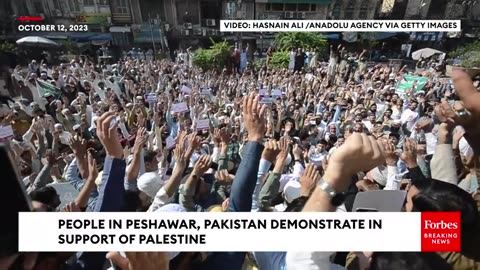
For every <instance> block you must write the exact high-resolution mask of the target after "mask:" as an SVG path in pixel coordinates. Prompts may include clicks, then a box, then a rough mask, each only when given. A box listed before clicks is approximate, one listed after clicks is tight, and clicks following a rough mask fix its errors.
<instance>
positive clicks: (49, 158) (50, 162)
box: [45, 149, 58, 166]
mask: <svg viewBox="0 0 480 270" xmlns="http://www.w3.org/2000/svg"><path fill="white" fill-rule="evenodd" d="M45 158H46V159H47V162H48V165H50V166H53V165H55V163H57V161H58V159H57V158H56V157H55V154H54V153H53V151H52V150H51V149H48V150H47V151H46V153H45Z"/></svg>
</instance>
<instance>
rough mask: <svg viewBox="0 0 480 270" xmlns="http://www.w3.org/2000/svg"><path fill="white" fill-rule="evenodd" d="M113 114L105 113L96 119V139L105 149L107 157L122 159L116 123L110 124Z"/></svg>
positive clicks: (113, 117)
mask: <svg viewBox="0 0 480 270" xmlns="http://www.w3.org/2000/svg"><path fill="white" fill-rule="evenodd" d="M114 119H115V113H114V112H106V113H104V114H103V115H102V116H100V117H99V118H98V119H97V137H98V139H99V140H100V142H101V143H102V145H103V146H104V147H105V151H106V153H107V156H110V157H112V158H116V159H123V148H122V145H121V144H120V140H119V138H118V133H117V126H118V123H114V124H112V121H113V120H114Z"/></svg>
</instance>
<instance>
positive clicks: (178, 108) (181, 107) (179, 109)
mask: <svg viewBox="0 0 480 270" xmlns="http://www.w3.org/2000/svg"><path fill="white" fill-rule="evenodd" d="M172 112H175V113H183V112H188V106H187V103H186V102H181V103H176V104H172Z"/></svg>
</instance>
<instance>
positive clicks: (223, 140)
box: [220, 128, 230, 145]
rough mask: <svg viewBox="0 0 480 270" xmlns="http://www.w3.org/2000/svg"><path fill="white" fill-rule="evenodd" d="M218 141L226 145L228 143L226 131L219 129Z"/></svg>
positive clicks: (228, 135) (228, 138) (228, 137)
mask: <svg viewBox="0 0 480 270" xmlns="http://www.w3.org/2000/svg"><path fill="white" fill-rule="evenodd" d="M220 141H221V143H223V144H227V145H228V143H229V142H230V134H228V130H227V129H226V128H222V129H220Z"/></svg>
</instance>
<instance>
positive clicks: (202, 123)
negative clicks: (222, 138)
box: [196, 119, 210, 130]
mask: <svg viewBox="0 0 480 270" xmlns="http://www.w3.org/2000/svg"><path fill="white" fill-rule="evenodd" d="M196 125H197V130H206V129H209V128H210V120H209V119H199V120H197V122H196Z"/></svg>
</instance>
